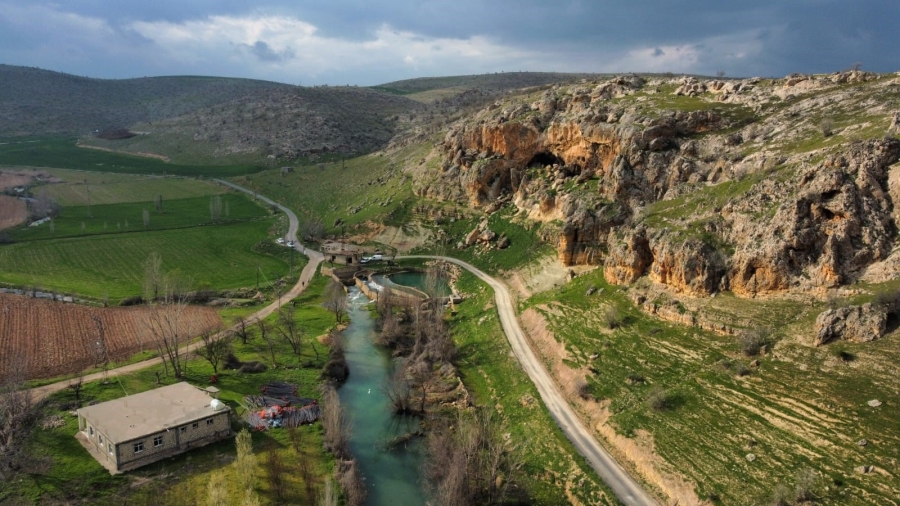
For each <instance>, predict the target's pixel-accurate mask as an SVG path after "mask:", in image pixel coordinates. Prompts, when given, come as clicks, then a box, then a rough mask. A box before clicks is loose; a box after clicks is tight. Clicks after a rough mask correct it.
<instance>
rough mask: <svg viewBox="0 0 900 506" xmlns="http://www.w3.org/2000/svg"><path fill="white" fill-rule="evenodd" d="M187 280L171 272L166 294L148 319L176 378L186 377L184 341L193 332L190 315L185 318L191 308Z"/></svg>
mask: <svg viewBox="0 0 900 506" xmlns="http://www.w3.org/2000/svg"><path fill="white" fill-rule="evenodd" d="M186 286H188V285H187V282H186V281H184V280H183V279H181V278H179V277H177V276H167V278H166V285H165V294H164V295H165V296H164V297H163V300H162V301H161V302H160V303H158V304H155V305H154V306H153V307H152V308H151V310H150V312H149V315H148V316H147V319H146V322H147V326H148V327H149V329H150V333H151V334H152V335H153V338H154V340H155V342H156V347H157V350H158V351H159V352H160V356H161V357H162V358H163V363H164V364H167V366H166V374H168V369H169V367H171V368H172V373H173V375H174V376H175V377H176V378H181V377H183V375H184V373H183V370H182V369H183V359H184V357H183V356H182V352H181V345H182V344H184V343H186V342H187V340H188V338H189V337H190V336H191V335H192V325H191V321H190V319H187V318H185V310H186V309H187V305H188V304H187V290H186V289H185V287H186Z"/></svg>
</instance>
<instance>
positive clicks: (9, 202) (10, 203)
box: [0, 195, 28, 230]
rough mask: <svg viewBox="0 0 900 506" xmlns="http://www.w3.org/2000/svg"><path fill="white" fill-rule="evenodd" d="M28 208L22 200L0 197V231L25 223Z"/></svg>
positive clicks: (5, 196)
mask: <svg viewBox="0 0 900 506" xmlns="http://www.w3.org/2000/svg"><path fill="white" fill-rule="evenodd" d="M26 218H28V208H27V206H26V205H25V201H24V200H19V199H17V198H15V197H9V196H7V195H0V230H3V229H4V228H9V227H15V226H16V225H19V224H20V223H25V219H26Z"/></svg>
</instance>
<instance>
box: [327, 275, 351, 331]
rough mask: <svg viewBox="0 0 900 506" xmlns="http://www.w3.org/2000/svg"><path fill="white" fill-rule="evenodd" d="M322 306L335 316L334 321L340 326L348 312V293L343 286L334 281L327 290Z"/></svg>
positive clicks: (329, 283) (330, 282)
mask: <svg viewBox="0 0 900 506" xmlns="http://www.w3.org/2000/svg"><path fill="white" fill-rule="evenodd" d="M322 305H323V306H325V309H327V310H329V311H331V312H332V313H333V314H334V321H335V322H336V323H337V324H340V323H341V320H343V319H344V314H345V313H346V312H347V293H346V292H345V291H344V287H343V285H341V284H340V283H338V282H337V281H335V280H334V279H332V280H330V281H329V282H328V287H327V288H325V302H324V303H323V304H322Z"/></svg>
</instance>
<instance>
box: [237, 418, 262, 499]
mask: <svg viewBox="0 0 900 506" xmlns="http://www.w3.org/2000/svg"><path fill="white" fill-rule="evenodd" d="M234 444H235V447H236V448H237V456H236V457H235V459H234V471H235V475H236V476H237V482H238V489H239V490H241V492H242V495H243V496H244V497H243V499H242V504H245V505H249V504H259V498H257V497H256V493H255V492H254V491H253V486H254V485H255V482H256V479H255V474H256V455H253V437H252V436H251V435H250V432H248V431H247V429H244V430H242V431H240V432H239V433H238V435H237V437H235V438H234ZM254 501H255V502H254Z"/></svg>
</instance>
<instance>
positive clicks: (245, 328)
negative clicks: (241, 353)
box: [234, 316, 250, 344]
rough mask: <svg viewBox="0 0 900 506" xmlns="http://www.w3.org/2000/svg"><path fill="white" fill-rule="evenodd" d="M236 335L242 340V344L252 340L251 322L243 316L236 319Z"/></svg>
mask: <svg viewBox="0 0 900 506" xmlns="http://www.w3.org/2000/svg"><path fill="white" fill-rule="evenodd" d="M234 335H236V336H237V337H238V339H240V340H241V344H247V341H249V340H250V324H249V322H248V321H247V319H246V318H244V317H243V316H238V317H236V318H235V319H234Z"/></svg>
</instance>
